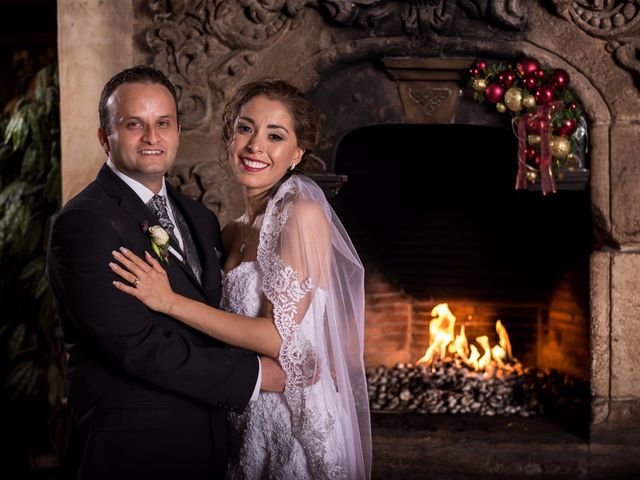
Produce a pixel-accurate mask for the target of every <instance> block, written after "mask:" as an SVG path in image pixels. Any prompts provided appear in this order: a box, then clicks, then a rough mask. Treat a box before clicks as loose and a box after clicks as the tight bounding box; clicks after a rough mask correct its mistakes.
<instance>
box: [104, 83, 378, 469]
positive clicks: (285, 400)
mask: <svg viewBox="0 0 640 480" xmlns="http://www.w3.org/2000/svg"><path fill="white" fill-rule="evenodd" d="M223 120H224V126H223V140H224V142H225V144H226V145H227V146H228V155H229V161H230V163H231V167H232V169H233V172H234V173H235V176H236V178H237V180H238V182H239V183H240V185H241V186H242V189H243V193H244V198H245V203H246V213H245V214H244V215H243V216H242V217H240V218H239V219H238V220H236V221H234V222H231V223H230V224H229V225H227V227H226V228H225V230H224V232H223V243H224V248H225V256H224V258H225V262H224V266H223V270H224V271H225V274H226V276H225V279H224V282H223V295H222V298H223V300H222V305H221V308H223V309H224V310H226V311H227V312H232V313H234V314H236V315H229V314H227V313H224V312H221V311H220V310H216V309H214V308H211V307H208V306H206V305H204V304H201V303H198V302H195V301H193V300H190V299H187V298H185V297H182V296H180V295H177V294H175V293H174V292H173V291H172V290H171V287H170V285H169V283H168V280H167V277H166V275H165V274H164V270H163V268H162V266H161V265H160V264H159V263H158V262H157V261H156V260H155V259H153V258H152V257H151V256H150V255H148V254H147V258H146V262H144V261H142V260H141V259H139V258H138V257H136V256H135V255H133V254H131V253H130V252H129V253H127V257H128V260H125V261H124V262H123V265H124V267H125V268H127V269H128V270H130V271H131V273H129V272H127V271H126V270H124V269H122V268H119V269H117V270H116V272H117V273H119V274H120V275H121V276H122V277H123V278H124V279H125V280H128V281H129V280H130V279H129V278H128V276H131V275H132V274H133V275H135V276H136V277H138V279H139V282H137V288H132V287H129V286H126V285H124V284H123V283H119V285H117V288H120V289H121V290H123V291H125V292H127V293H129V294H131V295H134V296H135V297H136V298H138V299H140V300H141V301H142V302H144V303H145V304H146V305H147V306H149V307H150V308H152V309H154V310H157V311H160V312H162V313H165V314H167V315H170V316H172V317H174V318H176V319H178V320H180V321H182V322H184V323H186V324H188V325H190V326H192V327H193V328H196V329H198V330H201V331H203V332H204V333H206V334H208V335H211V336H213V337H216V338H218V339H220V340H222V341H225V342H227V343H229V344H231V345H235V346H237V347H242V348H246V349H248V350H252V351H256V352H258V353H261V354H265V355H269V356H271V357H274V358H275V359H276V360H277V361H279V363H280V365H281V366H282V368H283V370H284V372H285V375H286V382H285V390H284V393H265V392H262V393H261V394H260V396H259V398H258V400H257V401H255V402H250V404H249V405H248V407H247V408H246V410H245V411H244V412H243V413H242V414H239V415H235V414H230V426H231V441H232V458H231V461H230V465H229V472H228V475H229V477H230V478H233V479H236V478H246V479H261V478H272V479H290V478H309V479H368V478H369V477H370V467H371V431H370V419H369V408H368V398H367V391H366V388H367V387H366V378H365V373H364V366H363V359H362V355H363V335H364V318H363V317H364V271H363V268H362V264H361V262H360V260H359V258H358V255H357V253H356V251H355V249H354V248H353V245H352V244H351V241H350V240H349V237H348V236H347V234H346V232H345V231H344V228H343V227H342V225H341V223H340V221H339V220H338V219H337V217H336V215H335V213H334V212H333V210H332V209H331V207H330V206H329V204H328V203H327V201H326V199H325V197H324V195H323V193H322V191H321V190H320V189H319V188H318V186H317V185H316V184H315V183H314V182H313V181H311V180H310V179H308V178H307V177H305V176H303V175H301V174H299V173H297V170H298V169H299V168H300V166H301V165H300V164H301V163H302V162H303V161H304V160H305V155H308V153H309V151H310V150H311V149H312V148H313V147H314V146H315V145H316V143H317V141H318V137H319V134H318V119H317V114H316V111H315V108H314V107H313V105H312V104H311V103H310V102H309V101H308V100H306V99H305V98H304V97H303V96H302V94H301V93H300V92H299V91H298V90H297V89H296V88H294V87H292V86H291V85H289V84H287V83H285V82H283V81H278V80H265V81H261V82H254V83H250V84H247V85H245V86H243V87H241V88H240V90H239V91H238V92H237V93H236V95H235V96H234V97H233V98H232V100H231V101H230V103H229V104H228V105H227V107H226V108H225V112H224V117H223Z"/></svg>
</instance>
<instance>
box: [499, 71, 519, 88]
mask: <svg viewBox="0 0 640 480" xmlns="http://www.w3.org/2000/svg"><path fill="white" fill-rule="evenodd" d="M515 80H516V72H514V71H513V70H505V71H504V72H502V73H500V74H499V75H498V83H499V84H500V85H502V86H503V87H504V88H511V85H513V82H515Z"/></svg>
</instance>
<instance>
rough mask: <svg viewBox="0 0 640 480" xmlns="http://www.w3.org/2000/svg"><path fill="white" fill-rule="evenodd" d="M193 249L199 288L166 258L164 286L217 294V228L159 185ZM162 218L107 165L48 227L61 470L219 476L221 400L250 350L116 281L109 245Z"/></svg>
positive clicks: (133, 243)
mask: <svg viewBox="0 0 640 480" xmlns="http://www.w3.org/2000/svg"><path fill="white" fill-rule="evenodd" d="M167 188H168V190H169V195H170V196H171V199H172V200H173V202H174V204H175V205H176V206H177V208H179V209H180V211H181V213H182V214H183V216H184V218H185V219H186V220H187V222H188V224H189V228H190V229H191V234H192V237H193V240H194V242H195V244H196V247H197V248H198V253H199V256H200V260H201V264H202V270H203V276H202V286H200V284H199V283H198V282H197V281H196V279H195V278H194V276H193V274H192V272H191V270H190V268H189V267H188V266H186V265H183V264H181V263H180V262H179V261H178V260H177V259H176V258H175V257H173V256H170V259H169V263H168V265H165V268H166V270H167V273H168V276H169V279H170V281H171V285H172V288H173V289H174V290H175V291H176V292H178V293H180V294H182V295H184V296H187V297H190V298H193V299H195V300H198V301H200V302H204V303H207V304H209V305H212V306H218V304H219V300H220V282H221V278H220V265H219V262H218V258H217V255H216V252H215V248H218V249H220V228H219V224H218V221H217V219H216V217H215V215H213V214H212V213H211V212H210V211H209V210H207V209H206V208H205V207H203V206H202V205H200V204H199V203H197V202H194V201H193V200H190V199H188V198H186V197H185V196H183V195H181V194H179V193H177V192H176V191H175V190H173V189H171V188H170V187H169V186H167ZM145 221H146V222H148V225H150V226H152V225H157V224H159V222H158V219H157V218H156V217H155V215H154V214H153V213H151V211H150V210H149V209H148V208H147V207H146V205H144V203H143V202H142V201H141V200H140V198H139V197H138V196H137V195H136V194H135V192H133V190H131V189H130V188H129V187H128V186H127V185H126V184H125V183H124V182H122V180H120V179H119V178H118V177H117V176H116V175H115V174H114V173H113V172H112V171H111V170H110V169H109V167H107V166H106V165H104V166H103V167H102V169H101V171H100V172H99V174H98V176H97V178H96V180H95V181H94V182H93V183H91V184H90V185H89V186H88V187H87V188H86V189H85V190H83V191H82V192H81V193H80V194H78V195H77V196H76V197H74V198H73V199H72V200H70V201H69V202H68V203H67V205H66V206H65V207H64V208H63V209H62V210H61V212H60V213H59V214H58V216H57V218H56V220H55V222H54V224H53V228H52V234H51V239H50V246H49V254H48V265H47V270H48V277H49V281H50V284H51V287H52V289H53V292H54V295H55V298H56V303H57V307H58V312H59V315H60V319H61V322H62V327H63V331H64V339H65V344H66V346H67V350H68V353H69V356H70V357H69V387H70V391H69V410H70V422H69V423H70V436H69V445H68V451H67V456H68V466H69V470H68V471H69V476H72V477H74V478H91V479H101V478H118V479H127V478H135V479H144V478H152V479H154V480H159V479H172V478H181V479H184V478H189V479H199V478H203V479H204V478H206V479H208V480H210V479H212V478H219V477H222V476H223V475H224V470H225V468H226V463H227V455H228V439H227V427H226V410H225V409H232V410H236V411H242V410H243V409H244V407H245V406H246V404H247V402H248V401H249V398H250V397H251V394H252V392H253V388H254V386H255V382H256V379H257V374H258V362H257V358H256V355H254V354H249V353H245V352H239V351H235V350H230V349H228V348H225V346H224V345H222V344H221V343H220V342H217V341H216V340H213V339H211V338H209V337H207V336H205V335H203V334H201V333H199V332H197V331H195V330H193V329H191V328H190V327H187V326H186V325H183V324H181V323H180V322H178V321H176V320H174V319H172V318H169V317H167V316H165V315H162V314H159V313H156V312H153V311H151V310H149V309H148V308H146V307H145V306H144V305H143V304H142V303H141V302H139V301H138V300H136V299H135V298H133V297H131V296H129V295H127V294H125V293H123V292H120V291H118V290H117V289H116V288H115V287H114V286H113V285H112V282H113V280H116V276H115V274H113V272H111V270H110V269H109V266H108V263H109V262H110V261H112V256H111V252H112V251H113V250H115V249H117V248H119V247H120V246H126V247H127V248H129V249H131V250H132V251H133V252H134V253H136V254H137V255H140V256H142V254H143V252H144V251H145V250H147V251H151V250H150V241H149V237H148V236H147V234H146V233H144V232H143V230H142V224H143V222H145Z"/></svg>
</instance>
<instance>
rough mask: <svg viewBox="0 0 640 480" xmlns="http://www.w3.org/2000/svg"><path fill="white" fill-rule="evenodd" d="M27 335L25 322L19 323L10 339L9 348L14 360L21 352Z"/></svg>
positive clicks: (8, 350) (10, 356)
mask: <svg viewBox="0 0 640 480" xmlns="http://www.w3.org/2000/svg"><path fill="white" fill-rule="evenodd" d="M26 335H27V326H26V325H25V324H24V323H19V324H18V325H17V326H16V328H15V330H14V331H13V333H12V334H11V338H10V339H9V345H8V348H7V353H8V354H9V359H11V360H13V359H14V358H15V356H16V355H17V354H18V353H19V352H20V349H21V348H22V344H23V343H24V339H25V337H26Z"/></svg>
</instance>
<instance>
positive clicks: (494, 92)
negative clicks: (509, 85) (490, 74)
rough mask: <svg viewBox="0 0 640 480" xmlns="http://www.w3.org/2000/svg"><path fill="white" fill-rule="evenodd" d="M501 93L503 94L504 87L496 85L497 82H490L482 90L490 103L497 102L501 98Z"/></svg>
mask: <svg viewBox="0 0 640 480" xmlns="http://www.w3.org/2000/svg"><path fill="white" fill-rule="evenodd" d="M503 95H504V88H503V87H502V86H501V85H498V84H497V83H492V84H490V85H489V86H488V87H487V88H486V89H485V90H484V96H485V98H486V99H487V100H488V101H490V102H491V103H498V102H499V101H500V100H502V96H503Z"/></svg>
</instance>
